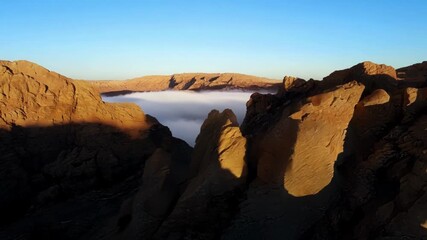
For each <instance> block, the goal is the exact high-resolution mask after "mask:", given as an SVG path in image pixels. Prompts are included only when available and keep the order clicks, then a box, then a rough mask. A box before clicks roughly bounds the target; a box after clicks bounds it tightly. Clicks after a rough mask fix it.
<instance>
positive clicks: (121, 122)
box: [0, 61, 189, 239]
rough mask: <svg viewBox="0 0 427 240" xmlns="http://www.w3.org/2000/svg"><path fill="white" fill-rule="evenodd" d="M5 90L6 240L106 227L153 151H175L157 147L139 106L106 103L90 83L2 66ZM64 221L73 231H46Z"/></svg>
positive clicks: (2, 176)
mask: <svg viewBox="0 0 427 240" xmlns="http://www.w3.org/2000/svg"><path fill="white" fill-rule="evenodd" d="M0 90H1V94H0V106H1V107H0V119H1V120H0V139H1V143H2V144H1V145H0V156H1V157H0V165H1V170H0V186H1V189H0V210H1V211H2V215H1V216H0V223H1V224H4V223H8V224H9V225H8V228H6V229H1V230H0V238H2V239H5V238H3V237H2V236H4V235H3V233H4V232H3V231H6V232H7V234H6V236H7V237H8V238H9V237H11V238H14V236H15V237H17V236H20V237H22V238H24V239H34V238H36V239H37V238H45V237H43V236H47V235H49V234H51V238H56V239H61V238H70V239H75V238H80V237H81V236H82V235H83V234H88V232H89V231H90V230H91V225H92V226H94V227H95V226H96V227H95V228H99V226H102V225H105V220H106V219H108V217H107V216H112V215H113V212H114V211H117V209H118V207H119V206H120V201H121V200H120V199H122V198H124V196H126V195H127V194H130V193H131V192H132V186H135V185H136V183H137V179H138V178H139V177H138V176H139V172H140V169H141V167H142V166H143V164H144V161H145V160H146V159H147V158H148V157H149V156H150V155H151V154H152V153H153V152H154V150H155V149H156V144H159V145H161V146H169V147H170V141H169V143H167V142H166V143H165V141H163V140H162V139H160V142H159V141H154V139H153V138H152V135H153V134H151V132H152V131H153V129H152V126H153V125H156V126H157V125H159V124H158V122H157V120H155V119H154V118H150V117H148V116H146V115H145V114H144V113H143V112H142V111H141V109H140V108H139V107H138V106H137V105H135V104H109V103H104V102H103V101H102V100H101V97H100V96H99V94H96V92H95V90H94V89H93V88H92V87H91V86H90V85H88V84H87V83H84V82H81V81H74V80H71V79H69V78H67V77H64V76H61V75H59V74H57V73H54V72H51V71H49V70H47V69H45V68H43V67H41V66H38V65H36V64H34V63H30V62H27V61H16V62H9V61H0ZM154 132H156V131H155V130H154ZM170 138H172V137H171V136H170ZM157 142H159V143H157ZM168 144H169V145H168ZM180 146H181V147H183V148H185V146H183V145H180ZM165 148H167V147H165ZM187 148H189V147H188V146H187ZM124 182H126V184H124ZM116 186H120V187H116ZM101 189H102V190H101ZM97 190H98V191H97ZM109 194H110V196H107V197H106V196H105V195H109ZM64 200H69V201H64ZM92 201H93V202H96V204H94V203H93V202H92ZM104 203H108V204H106V205H104ZM99 207H101V208H102V210H101V211H98V208H99ZM41 209H43V210H41ZM39 211H42V213H43V214H39V213H38V212H39ZM70 212H73V214H70ZM23 214H26V215H25V216H24V217H22V216H23ZM17 219H19V221H15V220H17ZM64 219H65V220H64ZM70 219H71V220H70ZM86 219H91V220H92V221H94V220H95V219H96V222H94V223H93V224H87V223H85V221H86ZM14 221H15V222H14ZM61 221H66V222H67V223H68V222H70V223H73V224H76V225H73V224H71V225H60V228H59V229H51V228H48V226H49V225H57V224H58V223H60V222H61ZM12 222H13V224H12ZM79 224H80V226H81V227H76V226H77V225H79ZM45 228H48V229H45ZM43 229H45V230H43ZM40 234H41V235H40Z"/></svg>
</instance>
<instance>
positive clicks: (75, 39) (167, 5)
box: [0, 0, 427, 79]
mask: <svg viewBox="0 0 427 240" xmlns="http://www.w3.org/2000/svg"><path fill="white" fill-rule="evenodd" d="M0 22H1V24H0V59H5V60H18V59H26V60H30V61H34V62H36V63H38V64H40V65H42V66H45V67H47V68H49V69H51V70H54V71H57V72H59V73H61V74H64V75H66V76H69V77H73V78H83V79H126V78H132V77H137V76H143V75H149V74H173V73H181V72H240V73H247V74H254V75H259V76H266V77H271V78H278V79H281V78H282V77H283V76H284V75H294V76H299V77H303V78H310V77H312V78H315V79H321V78H322V77H324V76H325V75H327V74H328V73H330V72H332V71H333V70H335V69H340V68H346V67H349V66H352V65H354V64H356V63H358V62H361V61H364V60H371V61H374V62H378V63H385V64H389V65H392V66H394V67H402V66H406V65H410V64H413V63H416V62H421V61H423V60H427V1H425V0H405V1H403V0H402V1H391V0H388V1H386V0H362V1H332V0H331V1H327V0H324V1H318V0H311V1H309V0H298V1H297V0H293V1H285V0H282V1H269V0H258V1H254V0H224V1H219V0H216V1H203V0H199V1H178V0H173V1H172V0H171V1H166V0H147V1H130V0H121V1H119V0H116V1H112V0H85V1H83V0H50V1H48V0H38V1H34V0H31V1H30V0H28V1H23V0H13V1H1V7H0Z"/></svg>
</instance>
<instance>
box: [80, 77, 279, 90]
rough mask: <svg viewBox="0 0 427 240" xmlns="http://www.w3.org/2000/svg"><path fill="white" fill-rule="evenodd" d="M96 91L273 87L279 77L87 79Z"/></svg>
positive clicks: (277, 83) (252, 88)
mask: <svg viewBox="0 0 427 240" xmlns="http://www.w3.org/2000/svg"><path fill="white" fill-rule="evenodd" d="M88 82H89V83H90V84H91V85H92V86H93V87H94V88H95V89H98V91H99V92H100V93H104V94H108V95H117V94H122V93H124V92H148V91H164V90H169V89H171V90H194V91H198V90H214V89H215V90H216V89H243V90H260V89H276V88H278V86H279V85H280V84H281V82H280V81H279V80H273V79H268V78H262V77H256V76H251V75H245V74H238V73H183V74H174V75H171V76H168V75H154V76H144V77H140V78H134V79H130V80H113V81H108V80H105V81H88Z"/></svg>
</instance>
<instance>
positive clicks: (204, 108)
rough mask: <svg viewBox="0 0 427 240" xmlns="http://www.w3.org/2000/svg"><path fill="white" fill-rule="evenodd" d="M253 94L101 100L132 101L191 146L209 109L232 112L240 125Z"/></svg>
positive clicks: (176, 93)
mask: <svg viewBox="0 0 427 240" xmlns="http://www.w3.org/2000/svg"><path fill="white" fill-rule="evenodd" d="M252 93H253V92H246V91H245V92H243V91H202V92H194V91H162V92H139V93H130V94H126V95H121V96H114V97H105V96H104V97H103V99H104V101H106V102H133V103H136V104H138V105H139V106H140V107H141V108H142V109H143V111H144V112H145V113H147V114H150V115H151V116H154V117H155V118H157V120H159V121H160V122H161V123H162V124H163V125H165V126H168V127H169V128H170V130H171V131H172V134H173V135H174V136H175V137H178V138H181V139H183V140H184V141H186V142H187V143H188V144H190V145H192V146H194V143H195V140H196V137H197V135H198V134H199V132H200V126H201V125H202V123H203V121H204V120H205V119H206V117H207V115H208V113H209V112H210V111H211V110H212V109H217V110H219V111H223V110H224V109H226V108H230V109H231V110H233V112H234V114H236V116H237V119H238V122H239V123H242V121H243V118H244V117H245V113H246V102H247V101H248V100H249V97H250V96H251V94H252Z"/></svg>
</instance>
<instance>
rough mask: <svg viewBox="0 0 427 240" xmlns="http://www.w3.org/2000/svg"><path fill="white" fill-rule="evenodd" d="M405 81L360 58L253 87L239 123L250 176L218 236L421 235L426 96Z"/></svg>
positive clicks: (423, 215) (252, 237)
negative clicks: (270, 87) (269, 88)
mask: <svg viewBox="0 0 427 240" xmlns="http://www.w3.org/2000/svg"><path fill="white" fill-rule="evenodd" d="M417 68H418V66H417ZM412 69H415V68H412ZM411 74H412V76H419V75H418V73H411ZM407 81H409V82H406V81H405V79H403V78H402V79H400V80H397V75H396V71H395V70H394V69H393V68H392V67H389V66H386V65H377V64H374V63H371V62H364V63H360V64H358V65H355V66H354V67H352V68H349V69H345V70H340V71H336V72H334V73H332V74H331V75H330V76H328V77H326V78H325V79H324V80H323V81H313V80H310V81H304V80H300V79H297V78H291V77H286V78H285V79H284V83H283V90H281V91H279V94H277V95H259V94H254V95H253V96H252V97H251V100H249V102H248V105H247V106H248V109H247V115H246V117H245V121H244V122H243V124H242V131H243V133H244V136H246V138H247V141H248V144H249V149H248V154H249V155H248V156H247V159H248V165H249V175H252V176H253V178H254V180H253V181H252V182H251V183H250V185H249V189H248V191H247V199H246V200H245V201H243V202H242V203H241V204H240V208H239V214H238V216H237V217H236V218H235V219H234V221H233V223H232V224H231V227H230V229H228V230H227V231H226V232H225V238H226V239H239V238H242V237H243V238H246V239H257V238H268V239H280V237H281V236H286V238H287V239H300V238H301V237H303V238H307V239H346V238H356V239H366V238H381V237H383V236H395V237H402V236H405V235H411V236H417V238H422V237H426V231H425V229H424V227H423V226H424V225H423V224H424V223H425V219H426V215H425V214H416V212H418V213H421V212H425V211H424V208H425V206H424V205H425V204H424V203H423V202H424V200H423V193H424V192H425V189H426V183H427V182H426V180H425V177H426V176H427V174H426V169H427V167H426V163H427V161H426V160H425V155H423V154H422V152H425V151H424V149H425V146H427V145H426V143H425V142H424V137H423V136H421V135H422V134H423V133H424V130H421V129H424V128H426V127H427V125H426V124H425V122H424V120H423V119H424V111H425V110H426V105H425V104H426V103H427V98H425V94H424V92H425V91H424V90H423V89H422V88H418V87H416V86H423V85H422V84H419V83H418V85H414V84H413V83H411V82H410V81H412V79H410V78H408V79H407ZM425 82H426V81H425V80H424V83H425ZM424 83H423V84H424ZM408 86H411V87H408ZM421 126H422V127H421ZM424 135H425V134H424ZM357 216H358V217H357ZM355 219H357V220H355ZM355 221H356V222H355ZM308 226H310V227H308Z"/></svg>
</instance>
